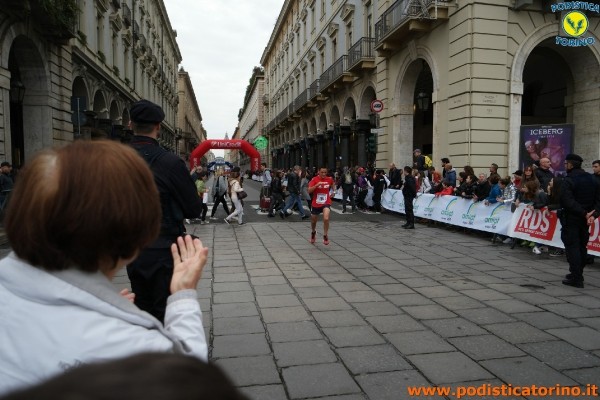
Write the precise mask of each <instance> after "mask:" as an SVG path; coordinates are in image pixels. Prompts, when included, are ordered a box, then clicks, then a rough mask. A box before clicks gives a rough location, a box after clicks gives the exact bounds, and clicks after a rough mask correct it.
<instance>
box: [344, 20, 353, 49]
mask: <svg viewBox="0 0 600 400" xmlns="http://www.w3.org/2000/svg"><path fill="white" fill-rule="evenodd" d="M353 44H354V43H353V41H352V21H350V22H348V25H346V50H348V49H350V47H352V45H353Z"/></svg>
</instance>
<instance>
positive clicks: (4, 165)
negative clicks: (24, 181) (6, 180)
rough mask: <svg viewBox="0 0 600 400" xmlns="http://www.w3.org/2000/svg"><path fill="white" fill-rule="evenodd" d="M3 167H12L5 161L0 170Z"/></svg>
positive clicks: (0, 165)
mask: <svg viewBox="0 0 600 400" xmlns="http://www.w3.org/2000/svg"><path fill="white" fill-rule="evenodd" d="M2 167H10V163H9V162H8V161H3V162H2V164H0V168H2Z"/></svg>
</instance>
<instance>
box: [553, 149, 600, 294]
mask: <svg viewBox="0 0 600 400" xmlns="http://www.w3.org/2000/svg"><path fill="white" fill-rule="evenodd" d="M581 163H583V159H582V158H581V157H580V156H578V155H577V154H567V156H566V157H565V166H566V169H567V178H566V179H565V181H564V183H563V185H562V189H561V194H560V206H561V208H562V214H563V215H562V218H561V223H562V231H561V239H562V241H563V243H564V245H565V253H566V255H567V262H568V263H569V274H567V276H566V277H565V279H564V280H563V281H562V283H563V284H564V285H569V286H575V287H578V288H582V287H583V267H584V266H585V262H586V257H587V244H588V240H589V238H590V232H589V225H591V224H592V223H593V222H594V219H595V218H598V216H600V187H599V186H598V184H597V183H596V180H595V179H594V177H593V176H592V175H591V174H589V173H587V172H585V171H584V170H583V169H581Z"/></svg>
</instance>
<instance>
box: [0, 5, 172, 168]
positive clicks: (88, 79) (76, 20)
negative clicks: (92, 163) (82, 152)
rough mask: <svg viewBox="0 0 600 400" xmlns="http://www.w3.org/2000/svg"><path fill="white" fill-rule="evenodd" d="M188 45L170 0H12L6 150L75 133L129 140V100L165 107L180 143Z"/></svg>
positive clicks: (26, 152) (166, 126) (6, 55)
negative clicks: (180, 39) (180, 42)
mask: <svg viewBox="0 0 600 400" xmlns="http://www.w3.org/2000/svg"><path fill="white" fill-rule="evenodd" d="M180 62H181V54H180V51H179V47H178V46H177V42H176V33H175V32H174V31H173V29H172V27H171V24H170V21H169V18H168V15H167V12H166V9H165V7H164V3H163V1H162V0H122V1H121V0H119V1H117V0H57V1H53V2H48V1H42V0H26V1H23V0H7V1H5V2H3V7H2V8H1V9H0V142H1V145H0V157H1V158H3V159H7V160H9V161H11V162H12V163H13V164H14V165H16V166H17V167H18V166H20V165H22V164H23V163H24V162H25V161H26V160H27V159H28V158H29V157H31V155H32V154H33V153H34V152H36V151H37V150H39V149H41V148H44V147H48V146H53V145H59V144H61V143H67V142H70V141H72V140H74V139H77V138H81V139H95V138H113V139H122V140H127V138H128V136H129V134H130V133H128V132H127V125H128V123H129V113H128V109H129V106H130V104H131V103H132V102H134V101H136V100H138V99H140V98H146V99H149V100H151V101H154V102H155V103H158V104H160V105H161V106H162V107H163V109H164V111H165V114H166V118H165V121H164V122H163V124H162V129H161V135H160V142H161V144H162V145H163V146H164V147H165V148H168V149H170V150H172V151H175V149H176V114H177V102H178V96H177V89H176V88H177V68H178V64H179V63H180Z"/></svg>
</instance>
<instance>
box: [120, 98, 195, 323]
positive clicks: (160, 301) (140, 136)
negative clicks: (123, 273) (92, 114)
mask: <svg viewBox="0 0 600 400" xmlns="http://www.w3.org/2000/svg"><path fill="white" fill-rule="evenodd" d="M129 115H130V119H131V122H130V123H129V126H130V129H132V130H133V133H134V135H135V136H134V137H133V139H132V140H131V143H130V145H131V146H132V147H133V148H134V149H135V150H137V152H138V153H139V154H140V156H142V158H144V160H146V162H147V163H148V165H149V166H150V169H151V170H152V173H153V175H154V182H155V183H156V186H157V188H158V192H159V194H160V204H161V208H162V220H161V227H160V234H159V236H158V238H157V239H156V241H155V242H154V243H152V244H151V245H149V246H148V247H146V248H145V249H143V250H142V251H141V253H140V255H139V257H138V258H137V259H136V260H135V261H134V262H132V263H131V264H129V265H128V266H127V274H128V275H129V280H130V281H131V289H132V291H133V293H135V304H136V305H137V306H138V307H139V308H141V309H142V310H144V311H147V312H149V313H150V314H152V315H154V316H155V317H156V318H157V319H159V320H160V321H161V322H164V315H165V309H166V303H167V297H168V296H169V295H170V287H169V285H170V282H171V277H172V275H173V258H172V255H171V244H172V243H174V242H175V240H176V239H177V237H178V236H181V235H183V233H184V232H185V227H184V225H183V220H184V218H197V217H198V215H200V210H201V208H202V203H201V201H200V197H198V194H197V193H196V186H195V185H194V182H193V180H192V178H191V177H190V173H189V171H188V169H187V167H186V165H185V163H184V162H183V160H182V159H181V158H179V157H178V156H176V155H175V154H173V153H170V152H168V151H167V150H165V149H163V148H162V147H160V146H159V144H158V141H157V138H158V133H159V131H160V123H161V122H162V120H163V119H164V118H165V113H164V112H163V110H162V108H161V107H160V106H158V105H157V104H154V103H152V102H150V101H148V100H140V101H138V102H136V103H134V104H133V105H132V106H131V110H130V111H129Z"/></svg>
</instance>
